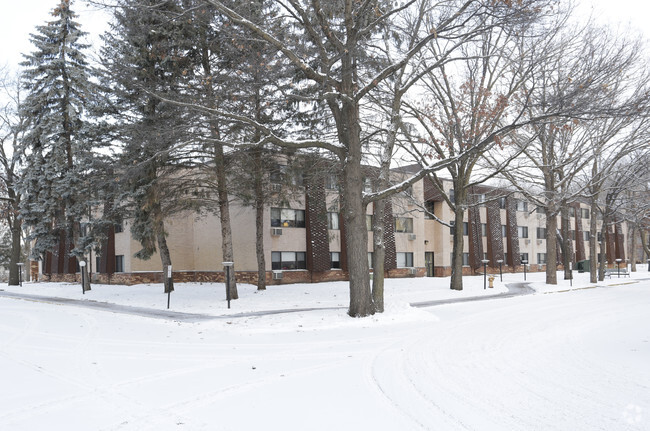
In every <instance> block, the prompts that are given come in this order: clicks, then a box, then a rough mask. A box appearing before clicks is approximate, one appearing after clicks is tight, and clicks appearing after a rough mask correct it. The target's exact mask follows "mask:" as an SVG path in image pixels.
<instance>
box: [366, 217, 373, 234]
mask: <svg viewBox="0 0 650 431" xmlns="http://www.w3.org/2000/svg"><path fill="white" fill-rule="evenodd" d="M374 218H375V216H373V215H372V214H366V228H367V229H368V231H372V221H373V220H374Z"/></svg>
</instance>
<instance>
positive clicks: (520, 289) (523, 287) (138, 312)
mask: <svg viewBox="0 0 650 431" xmlns="http://www.w3.org/2000/svg"><path fill="white" fill-rule="evenodd" d="M506 287H507V288H508V293H498V294H494V295H484V296H475V297H465V298H448V299H440V300H434V301H424V302H412V303H411V304H410V305H411V306H412V307H417V308H423V307H433V306H436V305H443V304H453V303H457V302H470V301H485V300H489V299H497V298H510V297H513V296H518V295H522V294H529V293H533V292H534V290H533V289H531V288H530V287H529V286H528V283H511V284H507V285H506ZM0 297H4V298H12V299H20V300H25V301H37V302H45V303H49V304H56V305H72V306H75V307H85V308H94V309H96V310H102V311H110V312H113V313H120V314H130V315H134V316H142V317H150V318H154V319H163V320H174V321H181V322H202V321H207V320H217V319H237V318H242V317H254V316H268V315H273V314H287V313H299V312H309V311H316V310H345V309H347V307H309V308H288V309H280V310H264V311H252V312H245V313H234V314H222V315H211V314H200V313H185V312H180V311H172V310H156V309H153V308H145V307H135V306H131V305H119V304H111V303H108V302H99V301H94V300H82V299H72V298H59V297H53V296H43V295H33V294H28V293H15V292H5V291H4V290H2V289H0Z"/></svg>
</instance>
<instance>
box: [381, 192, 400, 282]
mask: <svg viewBox="0 0 650 431" xmlns="http://www.w3.org/2000/svg"><path fill="white" fill-rule="evenodd" d="M384 245H385V246H386V255H385V256H384V270H385V271H390V270H391V269H395V268H397V249H396V247H395V222H394V217H393V203H392V202H391V201H390V200H388V201H387V202H386V212H385V213H384Z"/></svg>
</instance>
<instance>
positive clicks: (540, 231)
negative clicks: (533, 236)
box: [537, 227, 546, 239]
mask: <svg viewBox="0 0 650 431" xmlns="http://www.w3.org/2000/svg"><path fill="white" fill-rule="evenodd" d="M537 239H546V228H545V227H538V228H537Z"/></svg>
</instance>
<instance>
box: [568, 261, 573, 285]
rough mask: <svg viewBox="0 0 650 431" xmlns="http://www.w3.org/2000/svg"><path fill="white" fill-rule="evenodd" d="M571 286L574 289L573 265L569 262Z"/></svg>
mask: <svg viewBox="0 0 650 431" xmlns="http://www.w3.org/2000/svg"><path fill="white" fill-rule="evenodd" d="M569 284H570V285H571V287H573V263H571V262H569Z"/></svg>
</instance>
